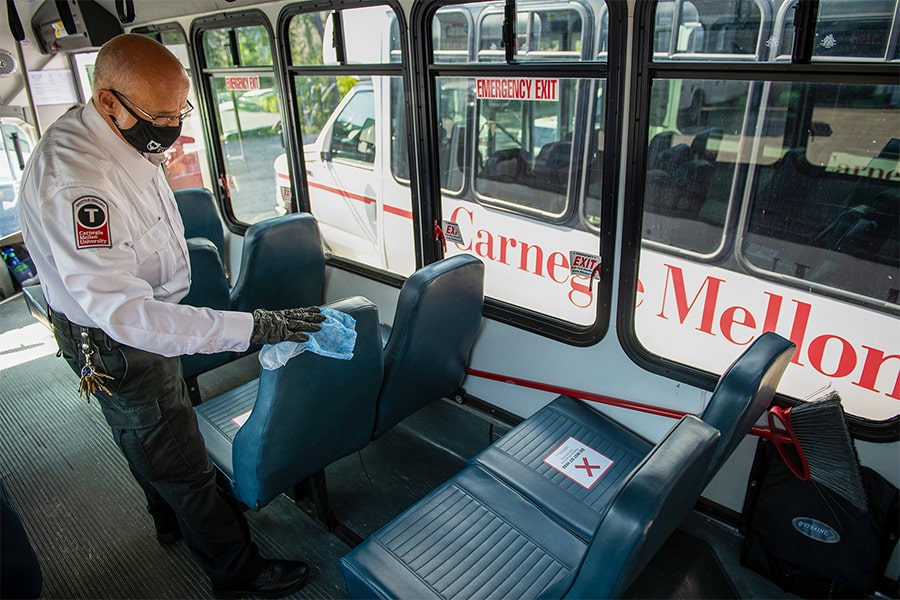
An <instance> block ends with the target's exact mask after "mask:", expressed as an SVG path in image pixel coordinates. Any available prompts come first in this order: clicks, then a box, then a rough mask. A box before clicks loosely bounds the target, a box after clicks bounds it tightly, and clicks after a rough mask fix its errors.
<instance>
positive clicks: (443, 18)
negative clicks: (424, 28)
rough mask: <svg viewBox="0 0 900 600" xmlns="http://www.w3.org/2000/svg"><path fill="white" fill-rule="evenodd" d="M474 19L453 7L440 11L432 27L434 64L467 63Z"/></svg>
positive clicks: (465, 12)
mask: <svg viewBox="0 0 900 600" xmlns="http://www.w3.org/2000/svg"><path fill="white" fill-rule="evenodd" d="M471 21H472V17H471V14H470V13H469V12H468V11H464V10H460V9H459V8H454V7H452V6H444V7H441V8H439V9H438V11H437V14H435V16H434V21H432V25H431V43H432V45H433V48H432V49H433V52H434V62H438V63H440V62H466V61H467V60H468V59H469V52H470V51H471V50H470V42H471V40H472V38H471V37H470V35H471V34H470V28H471V27H472V23H471Z"/></svg>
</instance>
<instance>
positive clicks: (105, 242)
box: [72, 196, 112, 250]
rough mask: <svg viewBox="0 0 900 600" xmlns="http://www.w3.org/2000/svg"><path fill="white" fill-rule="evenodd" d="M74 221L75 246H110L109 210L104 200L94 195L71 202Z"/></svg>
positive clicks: (81, 247) (81, 248) (82, 247)
mask: <svg viewBox="0 0 900 600" xmlns="http://www.w3.org/2000/svg"><path fill="white" fill-rule="evenodd" d="M72 216H73V218H74V221H75V247H76V248H78V249H79V250H83V249H85V248H111V247H112V241H111V238H110V235H109V211H108V210H107V208H106V202H104V201H103V200H101V199H100V198H97V197H95V196H82V197H81V198H79V199H78V200H76V201H75V202H73V203H72Z"/></svg>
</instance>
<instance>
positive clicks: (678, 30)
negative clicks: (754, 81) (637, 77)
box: [653, 0, 790, 61]
mask: <svg viewBox="0 0 900 600" xmlns="http://www.w3.org/2000/svg"><path fill="white" fill-rule="evenodd" d="M776 1H779V0H776ZM789 1H790V0H789ZM764 16H765V15H764V13H763V12H762V11H761V10H760V0H739V1H737V2H735V1H734V0H716V1H712V2H699V1H698V2H692V1H691V0H674V1H664V2H660V3H659V4H658V5H657V10H656V27H655V29H654V31H655V34H654V43H653V52H654V60H657V61H659V60H671V59H674V60H685V59H688V60H745V59H748V58H749V59H756V57H757V54H758V53H759V51H760V34H761V30H762V27H763V24H764V19H763V17H764ZM763 47H765V46H763Z"/></svg>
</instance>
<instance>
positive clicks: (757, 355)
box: [470, 333, 793, 539]
mask: <svg viewBox="0 0 900 600" xmlns="http://www.w3.org/2000/svg"><path fill="white" fill-rule="evenodd" d="M792 350H793V344H792V343H791V342H788V341H787V340H784V338H782V337H780V336H778V335H777V334H775V333H765V334H763V335H761V336H760V337H759V338H758V339H756V340H755V341H754V342H753V344H752V345H751V346H750V347H749V348H747V350H745V351H744V353H743V354H741V356H739V357H738V358H737V360H735V361H734V362H733V363H732V365H731V366H730V367H729V368H728V369H727V370H726V371H725V373H724V374H723V375H722V377H721V378H720V379H719V383H718V385H717V386H716V391H715V392H713V394H712V396H711V397H710V400H709V404H708V405H707V408H706V410H705V411H704V412H703V415H702V417H704V420H705V419H709V420H710V421H711V424H712V425H713V426H714V427H716V428H717V429H720V428H721V429H720V431H722V438H721V445H722V447H721V448H719V449H717V451H716V456H715V464H716V466H715V468H714V469H713V470H711V471H710V472H709V473H708V474H707V481H708V480H709V479H711V478H712V476H713V475H715V471H716V470H717V469H718V467H719V466H721V464H722V463H723V462H724V461H725V459H727V458H728V456H729V455H730V454H731V452H732V451H733V450H734V448H735V447H736V446H737V444H738V443H739V442H740V441H741V440H742V439H743V437H744V436H745V435H746V434H747V433H748V432H749V430H750V428H751V427H752V426H753V423H755V422H756V419H757V418H758V417H759V416H761V415H762V412H763V411H764V410H765V408H766V407H767V406H768V405H769V403H770V402H771V400H772V395H773V394H774V392H775V387H776V385H777V383H778V381H779V379H780V377H781V374H782V373H783V371H784V368H785V367H786V365H787V361H789V360H790V358H791V355H792ZM754 415H755V416H754ZM570 437H572V438H575V439H576V440H577V441H578V442H580V443H581V444H583V445H585V446H586V447H588V448H591V449H593V450H595V451H596V452H598V453H600V454H602V455H603V456H606V457H607V458H609V459H610V460H612V461H613V464H612V465H611V466H610V467H609V470H608V471H607V472H606V473H605V474H604V475H603V477H602V478H600V479H599V481H596V482H595V483H594V484H593V485H591V486H590V487H587V488H586V487H584V486H582V485H580V484H579V483H577V482H575V481H573V480H572V479H570V478H568V477H567V476H566V475H564V474H563V473H561V472H559V471H558V470H556V469H555V468H553V467H551V466H550V465H549V464H547V463H546V462H544V459H545V458H547V457H548V456H550V455H551V454H552V453H553V451H554V450H555V449H557V448H559V447H560V445H561V444H562V443H563V442H565V441H566V440H567V439H568V438H570ZM651 447H652V444H650V442H648V441H646V440H645V439H643V438H641V437H640V436H638V435H637V434H636V433H634V432H632V431H630V430H628V429H626V428H625V427H623V426H622V425H620V424H618V423H616V422H615V421H613V420H612V419H611V418H609V417H607V416H605V415H603V414H601V413H599V412H597V411H595V410H593V409H591V408H589V407H588V406H587V405H586V404H584V403H583V402H580V401H578V400H575V399H573V398H570V397H568V396H560V397H559V398H557V399H556V400H554V401H553V402H551V403H550V404H548V405H547V406H545V407H543V408H542V409H540V410H539V411H537V412H536V413H535V414H533V415H532V416H530V417H529V418H528V419H526V420H525V421H523V422H522V423H521V424H519V425H518V426H517V427H516V428H515V429H513V430H512V431H510V432H509V433H508V434H506V435H505V436H503V437H502V438H500V439H499V440H497V442H495V443H494V444H493V445H491V446H489V447H488V448H486V449H485V450H484V451H482V452H481V453H480V454H478V455H477V456H475V457H474V458H472V459H471V461H470V462H473V463H476V464H478V465H480V466H481V467H482V468H484V469H486V470H488V471H490V472H491V473H493V474H494V475H495V476H496V477H497V478H499V479H501V480H503V481H505V482H507V483H508V484H509V485H510V486H512V487H513V488H515V489H517V490H520V491H521V492H522V493H524V494H527V495H529V496H530V497H532V498H533V499H534V501H535V502H537V503H538V504H540V505H541V506H543V507H544V509H545V510H546V511H547V512H548V514H550V515H552V516H553V517H554V518H556V519H558V520H559V521H560V522H562V523H564V524H566V526H567V527H569V528H570V529H572V530H573V531H574V532H576V533H577V534H578V535H580V536H583V537H584V539H590V537H589V536H590V535H592V532H593V531H594V530H595V529H596V526H597V522H598V521H599V520H600V518H601V517H602V515H603V513H604V511H605V510H606V508H607V506H608V504H609V501H610V499H611V498H612V494H613V493H614V492H615V489H616V488H617V487H618V484H619V482H620V481H621V480H622V479H623V478H624V477H626V476H627V475H628V473H629V472H630V471H631V469H632V468H634V465H635V464H637V463H638V462H640V461H641V460H642V459H643V458H644V457H645V456H646V455H647V453H648V452H649V451H650V448H651ZM561 491H562V492H564V493H560V492H561Z"/></svg>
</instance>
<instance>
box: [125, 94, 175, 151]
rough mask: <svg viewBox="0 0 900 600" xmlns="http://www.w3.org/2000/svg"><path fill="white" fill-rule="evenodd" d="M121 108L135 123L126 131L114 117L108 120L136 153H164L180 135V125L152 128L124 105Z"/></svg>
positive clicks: (149, 123) (148, 122)
mask: <svg viewBox="0 0 900 600" xmlns="http://www.w3.org/2000/svg"><path fill="white" fill-rule="evenodd" d="M122 106H123V107H124V108H125V110H127V111H128V114H130V115H131V116H132V117H134V118H135V119H137V123H135V124H134V125H132V126H131V127H129V128H128V129H122V128H121V127H119V123H118V122H117V121H116V119H115V117H112V116H110V118H111V119H112V122H113V124H115V126H116V129H118V130H119V133H121V134H122V137H124V138H125V141H126V142H128V143H129V144H131V145H132V146H134V147H135V148H136V149H137V151H138V152H149V153H151V154H159V153H160V152H165V151H166V150H168V149H169V146H171V145H172V144H174V143H175V140H177V139H178V137H179V136H180V135H181V123H178V126H177V127H154V126H153V124H152V123H151V122H150V121H147V120H146V119H142V118H140V117H139V116H137V115H136V114H134V112H133V111H132V110H131V109H130V108H128V107H127V106H125V104H124V103H123V104H122Z"/></svg>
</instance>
